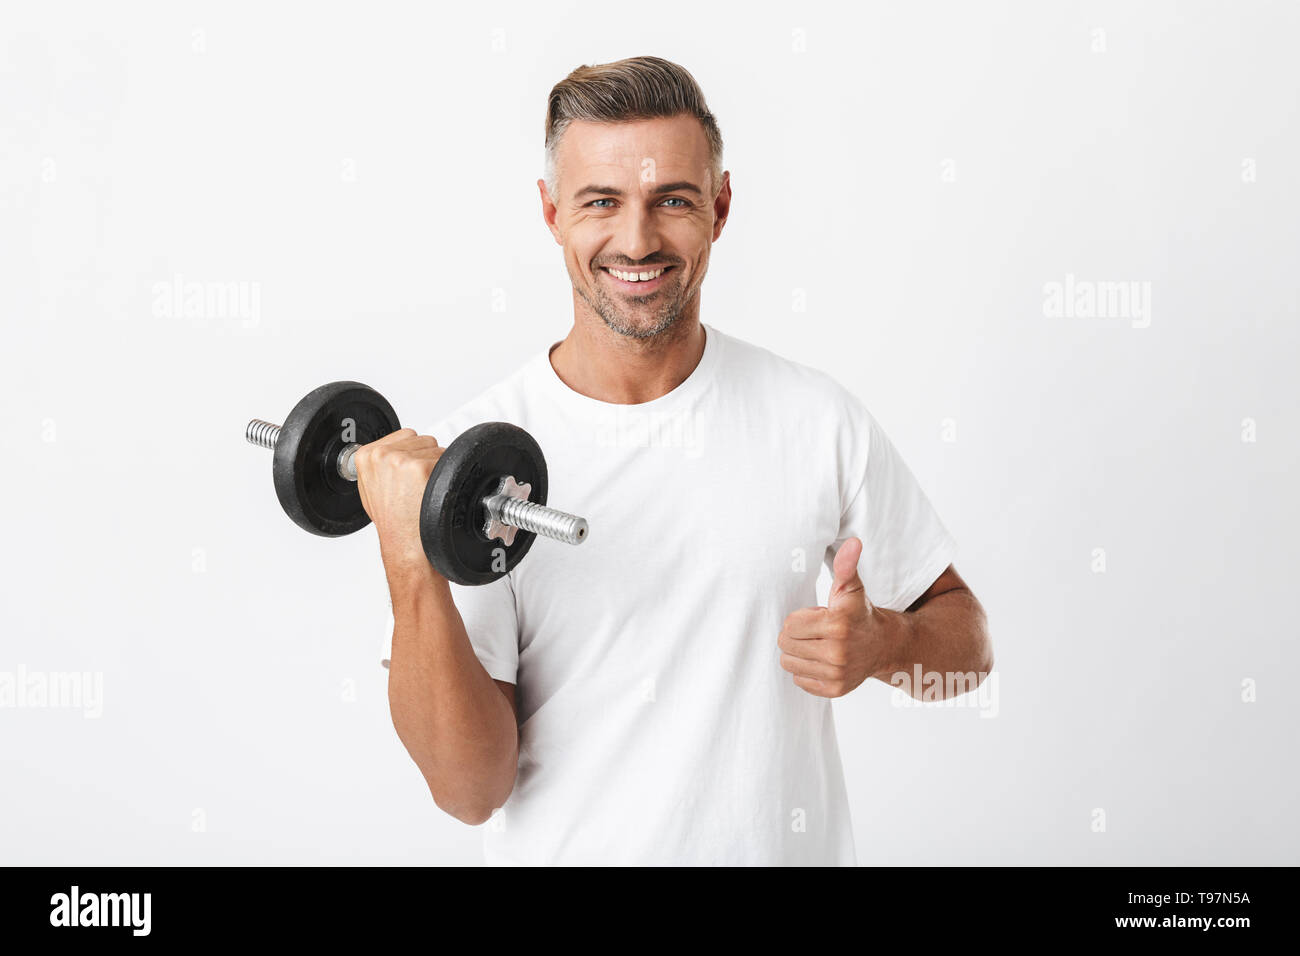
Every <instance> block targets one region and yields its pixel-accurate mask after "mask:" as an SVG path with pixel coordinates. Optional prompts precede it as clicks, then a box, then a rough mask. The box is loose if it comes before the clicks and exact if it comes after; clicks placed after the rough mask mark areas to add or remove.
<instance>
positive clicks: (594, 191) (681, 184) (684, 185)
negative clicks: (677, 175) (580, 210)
mask: <svg viewBox="0 0 1300 956" xmlns="http://www.w3.org/2000/svg"><path fill="white" fill-rule="evenodd" d="M680 192H691V193H695V195H697V196H701V197H702V196H703V195H704V190H702V189H701V188H700V187H699V186H697V185H695V184H694V183H692V182H687V181H686V180H684V179H682V180H678V181H677V182H675V183H664V184H662V185H660V186H656V187H655V188H654V189H652V190H650V195H652V196H662V195H663V194H664V193H680ZM588 194H591V195H596V196H622V195H623V190H621V189H616V188H615V187H613V186H584V187H583V188H582V189H579V190H578V191H577V192H576V193H574V194H573V198H574V199H580V198H582V197H583V196H586V195H588Z"/></svg>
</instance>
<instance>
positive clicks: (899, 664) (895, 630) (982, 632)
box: [871, 588, 993, 700]
mask: <svg viewBox="0 0 1300 956" xmlns="http://www.w3.org/2000/svg"><path fill="white" fill-rule="evenodd" d="M873 613H876V614H883V615H887V617H888V620H889V623H890V625H891V626H890V627H889V628H888V629H887V632H888V633H889V634H890V635H891V636H890V639H889V640H888V642H887V645H888V652H887V654H886V660H887V661H888V663H887V665H886V666H884V667H882V668H880V669H879V670H877V671H876V672H875V673H873V674H872V675H871V676H872V677H875V678H876V679H877V680H881V681H884V682H885V683H887V684H893V685H895V686H899V687H903V688H905V689H907V690H908V692H909V693H910V694H911V696H913V697H915V698H917V699H926V700H930V699H942V698H943V697H945V696H957V695H958V694H961V693H964V692H966V691H970V690H974V689H975V688H976V687H977V686H979V684H980V683H982V682H983V680H984V678H985V676H987V675H988V673H989V672H990V671H991V670H992V669H993V646H992V642H991V641H990V640H989V634H988V623H987V620H986V618H985V614H984V608H983V607H982V606H981V605H980V602H979V601H978V600H977V599H976V598H975V595H974V594H972V593H971V592H970V591H969V590H967V589H966V588H955V589H954V590H951V591H945V592H944V593H942V594H937V595H935V596H934V597H932V598H930V599H929V600H927V601H926V602H925V603H924V604H922V605H921V606H920V607H917V608H915V609H914V610H909V611H887V610H885V609H883V608H875V609H873ZM918 671H919V672H920V675H921V679H920V680H918V679H917V673H918ZM899 675H905V676H902V677H900V676H899ZM933 675H937V678H938V683H937V691H938V692H937V694H936V692H935V688H936V678H935V676H933ZM971 675H973V676H971Z"/></svg>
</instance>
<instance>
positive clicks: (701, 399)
mask: <svg viewBox="0 0 1300 956" xmlns="http://www.w3.org/2000/svg"><path fill="white" fill-rule="evenodd" d="M704 328H705V333H706V344H705V348H704V354H703V357H702V358H701V360H700V363H699V365H698V366H697V367H696V368H695V370H694V371H693V372H692V373H691V375H690V376H689V377H688V378H687V379H686V380H685V381H684V382H682V383H681V384H680V385H679V386H678V387H677V388H675V389H673V390H672V391H671V392H669V393H668V394H667V395H664V396H662V397H660V398H657V399H655V400H654V401H650V402H646V403H644V404H641V405H614V404H609V403H606V402H600V401H596V400H595V399H591V398H588V397H586V396H583V395H581V394H579V393H577V392H575V391H573V390H572V389H570V388H569V387H568V386H567V385H565V384H564V382H563V381H562V380H561V379H560V378H559V377H558V376H557V375H556V374H555V370H554V368H553V367H552V366H551V364H550V359H549V349H548V350H546V351H544V352H542V353H541V354H539V355H537V356H536V357H535V358H534V359H532V360H531V361H529V362H528V363H527V364H526V365H525V366H523V367H522V368H521V369H519V370H518V371H517V372H516V373H515V374H513V375H511V376H510V377H509V378H507V379H506V380H505V381H503V382H501V383H499V384H498V385H496V386H494V387H492V388H491V389H489V390H488V391H487V392H485V393H484V394H483V395H481V396H480V397H478V398H477V399H475V400H473V401H471V402H469V403H467V404H466V405H464V406H462V407H461V408H460V409H458V410H457V411H456V412H455V413H453V414H452V415H451V416H449V417H448V418H446V419H444V420H443V421H442V422H439V423H438V424H436V425H435V426H434V427H433V428H432V429H431V430H430V432H429V433H430V434H432V435H433V436H434V437H435V438H437V439H438V441H439V443H440V444H442V445H444V446H446V445H447V444H449V443H450V442H451V441H452V439H454V438H455V437H456V436H457V435H458V434H460V433H461V432H462V431H464V430H465V429H466V428H468V427H469V426H471V425H474V424H477V423H478V422H482V421H506V422H511V423H514V424H516V425H519V426H520V427H522V428H524V429H526V430H528V431H529V432H530V433H531V434H532V435H533V437H534V438H536V439H537V442H538V443H539V444H540V445H541V447H542V450H543V453H544V454H545V455H546V463H547V468H548V471H549V486H550V488H549V503H550V504H551V505H552V506H554V507H556V508H560V509H562V510H565V511H569V512H572V513H574V514H579V515H582V516H583V517H585V518H586V519H587V521H588V522H589V524H590V532H589V536H588V538H587V540H586V541H585V542H584V543H583V544H581V545H579V546H577V547H574V546H570V545H566V544H561V543H559V542H557V541H551V540H548V539H545V538H538V539H537V540H536V541H535V542H534V544H533V547H532V551H531V552H530V553H529V554H528V556H527V557H525V558H524V560H523V561H522V562H521V563H520V564H519V565H518V566H517V567H516V568H515V569H514V570H513V571H512V572H511V573H510V574H508V575H507V576H505V577H504V578H501V579H500V580H498V581H496V582H493V583H492V584H488V585H485V586H482V587H461V586H459V585H454V584H453V585H452V586H451V587H452V595H453V598H454V600H455V602H456V607H457V608H458V609H459V611H460V614H461V617H462V618H463V619H464V622H465V628H466V631H467V632H468V634H469V638H470V641H471V643H472V644H473V646H474V650H475V652H476V653H477V655H478V658H479V660H480V661H481V662H482V664H483V666H484V668H485V669H486V670H487V672H488V673H489V674H490V675H491V676H492V677H493V678H495V679H497V680H502V681H510V682H512V683H514V684H515V685H516V695H517V706H518V713H519V734H520V738H519V773H518V777H517V779H516V782H515V788H514V791H513V792H512V793H511V795H510V797H509V799H508V800H507V801H506V804H505V806H504V807H503V808H501V810H499V811H498V812H497V813H496V814H495V815H494V816H493V818H492V819H491V820H489V821H488V822H487V823H486V824H484V826H483V830H484V849H485V856H486V859H487V862H488V863H495V864H740V865H748V864H755V865H767V864H794V865H800V864H830V865H835V864H850V865H851V864H854V863H855V862H856V857H855V852H854V844H853V831H852V824H851V821H850V817H849V807H848V800H847V795H846V793H845V787H844V776H843V771H842V769H841V766H840V757H839V750H838V747H837V744H836V739H835V724H834V721H833V719H832V714H831V702H830V700H828V699H826V698H822V697H815V696H813V695H811V694H808V693H806V692H805V691H803V690H801V689H800V688H798V687H796V686H795V685H794V683H793V681H792V679H791V676H790V674H788V673H787V672H786V671H784V670H782V669H781V666H780V664H779V658H780V651H779V649H778V648H777V643H776V641H777V635H778V634H779V633H780V630H781V624H782V622H783V621H784V620H785V618H786V616H787V615H788V614H789V613H790V612H791V611H794V610H796V609H797V608H800V607H807V606H812V605H816V604H817V603H818V602H817V595H816V583H817V575H818V571H819V569H820V566H821V563H822V562H826V563H827V564H829V562H830V561H831V560H832V559H833V557H834V554H835V551H836V550H837V549H838V548H839V546H840V544H842V543H843V541H844V540H845V539H847V538H849V537H852V536H854V535H856V536H858V537H859V538H861V539H862V541H863V553H862V558H861V561H860V562H859V572H860V573H861V575H862V580H863V582H864V583H865V585H866V591H867V596H868V597H869V598H870V599H871V600H872V601H873V602H874V603H876V604H877V605H879V606H881V607H885V608H890V609H893V610H902V609H904V608H906V607H908V605H910V604H911V603H912V602H913V601H915V600H916V599H917V598H918V597H920V596H921V594H923V593H924V592H925V590H926V589H927V588H928V587H929V586H930V585H931V584H932V583H933V582H934V580H935V579H936V578H937V577H938V576H939V575H940V574H941V573H942V572H943V570H944V569H945V568H946V567H947V566H948V565H949V564H951V563H952V562H953V559H954V555H955V543H954V541H953V539H952V537H951V536H950V535H949V533H948V532H947V530H946V529H945V527H944V526H943V524H942V523H941V521H940V519H939V517H938V515H937V514H936V513H935V510H934V508H933V507H932V506H931V505H930V502H929V501H928V500H927V498H926V496H925V494H924V492H923V491H922V490H921V488H920V486H919V485H918V484H917V482H916V480H915V478H914V477H913V476H912V474H911V472H910V471H909V470H908V468H907V466H906V465H905V464H904V462H903V461H902V459H901V458H900V457H899V456H898V453H897V452H896V451H895V449H894V447H893V445H892V444H891V443H890V441H889V439H888V438H887V437H886V436H885V433H884V432H883V431H882V430H881V429H880V426H879V425H877V424H876V422H875V420H874V419H873V418H872V416H871V415H870V414H869V413H868V412H867V410H866V408H865V407H864V406H863V404H862V403H861V401H859V400H858V399H857V398H855V397H854V396H853V395H852V394H850V393H849V392H848V391H847V390H846V389H845V388H843V387H842V386H840V385H839V384H837V383H836V382H835V381H834V380H833V379H831V378H830V377H829V376H828V375H826V374H825V373H822V372H819V371H816V370H814V369H811V368H808V367H806V366H803V365H799V364H797V363H794V362H791V361H789V360H786V359H783V358H781V357H779V356H777V355H775V354H773V353H772V352H770V351H768V350H766V349H763V348H760V347H758V346H755V345H752V344H749V343H747V342H744V341H742V340H740V339H737V338H735V337H733V336H729V335H726V334H724V333H722V332H719V331H718V330H717V329H715V328H713V327H712V326H709V325H705V327H704ZM388 641H389V645H388V646H389V648H391V634H390V635H389V638H388ZM384 656H385V660H386V659H387V657H388V650H387V649H386V650H385V655H384Z"/></svg>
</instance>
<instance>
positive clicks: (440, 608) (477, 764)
mask: <svg viewBox="0 0 1300 956" xmlns="http://www.w3.org/2000/svg"><path fill="white" fill-rule="evenodd" d="M388 578H389V590H390V592H391V594H392V599H393V622H394V626H393V649H392V654H391V658H390V664H389V675H388V702H389V708H390V710H391V712H392V717H393V726H394V728H395V729H396V730H397V735H398V737H399V738H401V741H402V743H403V744H404V745H405V746H406V749H407V752H408V753H410V755H411V758H412V759H413V760H414V761H415V763H416V766H418V767H419V768H420V772H421V773H422V774H423V775H424V778H425V780H426V781H427V783H428V785H429V790H430V792H431V793H432V794H433V799H434V802H435V803H437V805H438V806H439V807H440V808H442V809H443V810H444V811H446V812H447V813H450V814H451V815H452V816H454V817H456V818H457V819H459V820H462V821H464V822H465V823H471V824H478V823H482V822H483V821H484V820H486V819H487V818H488V816H489V815H490V814H491V812H492V811H493V810H494V809H496V808H497V807H500V806H501V805H502V804H504V803H505V800H506V797H508V796H509V795H510V791H511V789H513V787H514V780H515V771H516V768H517V766H518V749H519V730H518V726H517V724H516V723H515V715H514V711H513V709H512V708H511V706H510V702H509V701H508V700H506V697H505V695H504V694H503V693H502V692H501V689H500V688H499V687H497V685H496V682H495V681H494V680H493V679H492V678H491V676H489V675H488V673H487V671H486V670H484V669H483V665H482V664H481V663H479V660H478V658H477V656H475V654H474V649H473V647H472V646H471V644H470V642H469V636H468V635H467V634H466V632H465V625H464V622H463V621H462V620H461V616H460V612H458V611H457V610H456V605H455V604H454V603H453V602H452V598H451V588H450V586H449V585H448V584H447V581H446V579H445V578H443V577H441V576H440V575H438V574H436V573H435V572H434V571H433V570H432V569H431V568H428V566H427V564H426V565H424V567H423V569H420V568H418V567H417V568H410V569H404V570H401V571H395V570H394V569H392V568H390V569H389V573H388Z"/></svg>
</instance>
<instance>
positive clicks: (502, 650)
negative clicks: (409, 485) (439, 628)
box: [380, 416, 519, 684]
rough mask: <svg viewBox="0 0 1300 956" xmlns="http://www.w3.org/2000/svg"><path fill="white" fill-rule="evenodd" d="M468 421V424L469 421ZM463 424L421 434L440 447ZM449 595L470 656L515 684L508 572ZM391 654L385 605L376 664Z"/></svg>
mask: <svg viewBox="0 0 1300 956" xmlns="http://www.w3.org/2000/svg"><path fill="white" fill-rule="evenodd" d="M471 424H472V423H471ZM466 427H468V425H463V424H462V423H460V422H459V421H457V419H456V418H455V417H454V416H453V418H452V419H450V420H448V421H443V422H439V423H438V424H436V425H434V426H433V428H431V429H430V430H429V431H427V432H425V433H424V434H429V435H433V436H434V437H435V438H437V439H438V443H439V444H440V445H442V446H443V447H444V448H445V447H447V446H448V445H450V444H451V442H452V440H453V439H454V438H455V437H456V436H457V435H459V434H460V432H462V431H464V430H465V428H466ZM451 598H452V602H453V603H454V604H455V605H456V610H457V611H459V612H460V617H461V620H462V621H464V622H465V633H466V634H468V635H469V643H470V646H471V647H473V649H474V655H475V656H476V657H477V658H478V659H479V663H480V664H482V665H483V669H484V670H486V671H487V672H488V675H489V676H490V677H491V678H492V679H493V680H500V681H507V682H508V683H511V684H513V683H516V676H517V674H518V671H519V618H518V614H517V613H516V608H515V592H514V586H513V584H512V582H511V578H510V575H509V574H505V575H502V576H501V577H499V578H497V580H495V581H493V582H492V583H490V584H482V585H474V586H470V585H463V584H454V583H453V584H451ZM392 653H393V610H392V607H391V606H390V607H389V608H388V624H387V629H386V632H385V636H384V646H383V654H382V658H381V661H380V663H382V664H383V666H384V667H388V665H389V662H390V661H391V660H392Z"/></svg>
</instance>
